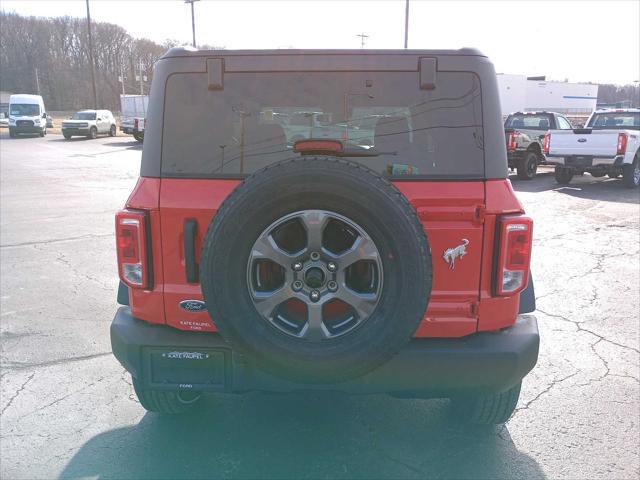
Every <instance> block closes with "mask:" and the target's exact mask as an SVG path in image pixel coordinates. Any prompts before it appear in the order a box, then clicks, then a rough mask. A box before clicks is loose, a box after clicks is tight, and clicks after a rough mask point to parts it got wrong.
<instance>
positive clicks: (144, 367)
mask: <svg viewBox="0 0 640 480" xmlns="http://www.w3.org/2000/svg"><path fill="white" fill-rule="evenodd" d="M539 341H540V337H539V334H538V324H537V321H536V318H535V317H534V316H532V315H519V316H518V319H517V322H516V324H515V325H514V326H513V327H510V328H507V329H505V330H503V331H500V332H482V333H477V334H474V335H470V336H468V337H464V338H456V339H413V340H411V341H410V342H409V343H408V344H407V345H406V346H405V347H404V348H403V349H402V350H401V351H400V352H399V353H398V354H397V355H396V356H395V357H394V358H392V359H391V360H390V361H389V362H387V363H385V364H384V365H382V366H380V367H378V368H377V369H375V370H373V371H372V372H370V373H368V374H366V375H364V376H362V377H358V378H355V379H352V380H349V381H347V382H343V383H339V384H333V385H314V384H302V383H294V382H290V381H287V380H283V379H280V378H278V377H275V376H272V375H270V374H268V373H265V372H263V371H262V370H260V369H258V368H256V367H255V365H253V364H252V363H251V361H250V360H249V359H248V358H246V357H245V356H243V355H241V354H239V353H238V352H236V351H234V350H233V349H232V348H231V347H230V346H229V345H228V344H227V343H226V342H225V341H224V340H223V339H222V337H221V336H220V335H218V334H214V333H198V332H183V331H179V330H176V329H173V328H170V327H167V326H163V325H152V324H149V323H146V322H144V321H141V320H138V319H136V318H134V317H133V316H131V311H130V309H129V308H128V307H121V308H120V309H119V310H118V312H117V313H116V316H115V318H114V320H113V323H112V324H111V346H112V350H113V353H114V355H115V356H116V358H117V359H118V360H119V361H120V363H121V364H122V365H123V366H124V367H125V369H126V370H128V371H129V372H130V373H131V375H132V376H134V377H135V378H136V379H138V380H139V381H141V382H142V383H143V384H144V385H146V386H148V387H152V388H158V389H167V390H169V389H176V388H184V389H194V390H201V391H209V392H246V391H252V390H257V391H268V392H291V391H297V390H331V391H342V392H347V393H354V394H370V393H390V394H397V395H402V396H408V397H416V398H430V397H448V396H452V395H456V394H462V393H465V392H478V393H493V392H501V391H504V390H507V389H509V388H510V387H512V386H513V385H515V384H517V383H518V382H519V381H520V380H521V379H522V378H523V377H524V376H525V375H526V374H527V373H529V371H531V369H532V368H533V367H534V365H535V364H536V361H537V359H538V346H539Z"/></svg>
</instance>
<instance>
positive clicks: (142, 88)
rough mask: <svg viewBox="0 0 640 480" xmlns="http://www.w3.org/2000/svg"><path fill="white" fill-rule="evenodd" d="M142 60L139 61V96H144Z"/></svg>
mask: <svg viewBox="0 0 640 480" xmlns="http://www.w3.org/2000/svg"><path fill="white" fill-rule="evenodd" d="M142 81H143V78H142V60H140V95H144V86H143V84H142Z"/></svg>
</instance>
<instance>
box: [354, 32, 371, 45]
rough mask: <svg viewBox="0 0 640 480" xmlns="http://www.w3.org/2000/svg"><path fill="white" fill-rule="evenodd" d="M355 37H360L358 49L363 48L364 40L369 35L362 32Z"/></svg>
mask: <svg viewBox="0 0 640 480" xmlns="http://www.w3.org/2000/svg"><path fill="white" fill-rule="evenodd" d="M356 37H360V48H364V39H365V38H369V35H367V34H366V33H364V32H363V33H359V34H358V35H356Z"/></svg>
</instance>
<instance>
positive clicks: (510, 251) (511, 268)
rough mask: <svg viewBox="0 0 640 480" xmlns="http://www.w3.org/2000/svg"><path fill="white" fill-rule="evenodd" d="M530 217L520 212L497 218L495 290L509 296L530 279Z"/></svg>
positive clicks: (519, 290) (499, 293)
mask: <svg viewBox="0 0 640 480" xmlns="http://www.w3.org/2000/svg"><path fill="white" fill-rule="evenodd" d="M532 233H533V220H531V219H530V218H529V217H525V216H522V215H518V216H504V217H501V218H500V219H499V222H498V237H497V240H498V242H499V248H498V258H497V266H496V277H495V281H494V283H495V294H496V295H501V296H511V295H514V294H516V293H519V292H521V291H522V290H523V289H524V288H525V287H526V286H527V282H528V281H529V266H530V262H531V245H532V241H533V236H532Z"/></svg>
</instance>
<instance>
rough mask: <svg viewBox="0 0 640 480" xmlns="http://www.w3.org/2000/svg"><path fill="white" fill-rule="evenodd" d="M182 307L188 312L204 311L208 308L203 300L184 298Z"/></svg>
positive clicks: (181, 303)
mask: <svg viewBox="0 0 640 480" xmlns="http://www.w3.org/2000/svg"><path fill="white" fill-rule="evenodd" d="M180 308H181V309H183V310H186V311H187V312H202V311H204V310H206V309H207V306H206V305H205V303H204V302H203V301H202V300H182V301H181V302H180Z"/></svg>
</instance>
